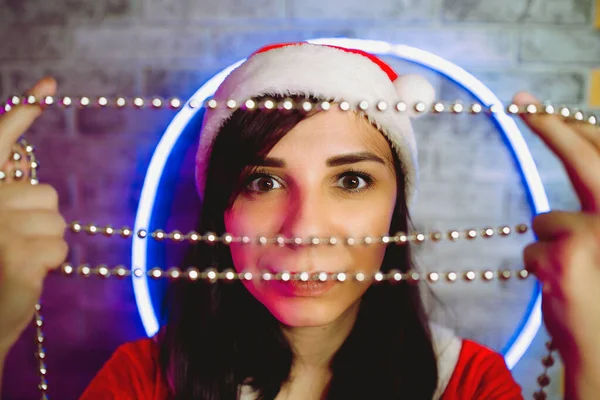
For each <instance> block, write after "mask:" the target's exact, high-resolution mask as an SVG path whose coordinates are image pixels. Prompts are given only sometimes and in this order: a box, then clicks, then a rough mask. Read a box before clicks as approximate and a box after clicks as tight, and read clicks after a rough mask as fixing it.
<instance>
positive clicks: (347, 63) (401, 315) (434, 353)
mask: <svg viewBox="0 0 600 400" xmlns="http://www.w3.org/2000/svg"><path fill="white" fill-rule="evenodd" d="M51 86H53V85H52V83H51V82H50V83H49V82H42V83H40V84H39V85H37V86H36V87H35V88H34V90H33V93H34V94H36V95H45V94H48V93H53V90H54V88H53V87H51ZM265 95H268V96H269V98H273V97H276V98H284V97H286V98H287V97H290V96H291V97H293V98H294V99H296V100H300V99H303V100H304V99H307V100H309V102H314V100H315V99H318V100H330V101H332V102H339V101H341V100H348V101H350V102H351V103H352V102H355V101H358V100H363V99H365V100H368V101H369V103H371V104H375V103H376V102H377V101H379V100H385V101H387V102H388V103H389V104H395V102H396V101H398V100H404V101H406V102H407V103H409V104H410V103H413V102H415V101H424V102H429V101H431V100H432V98H433V92H432V90H431V88H430V86H429V85H428V84H426V83H425V82H424V81H423V80H422V79H419V78H417V77H414V76H404V77H398V76H397V75H396V74H395V72H394V71H393V70H392V69H391V68H390V67H389V66H387V65H386V64H384V63H383V62H381V61H380V60H378V59H377V58H375V57H374V56H371V55H369V54H365V53H361V52H358V51H354V50H347V49H341V48H333V47H329V46H317V45H310V44H306V43H301V44H283V45H275V46H269V47H267V48H264V49H261V50H260V51H259V52H258V53H256V54H254V55H253V56H252V57H250V58H249V60H248V61H247V62H246V63H244V64H243V65H242V66H241V67H239V68H238V69H237V70H236V71H234V72H233V73H232V74H231V75H230V76H229V77H228V78H227V79H226V80H225V82H224V83H223V84H222V85H221V87H220V88H219V90H218V91H217V93H216V96H215V97H216V98H217V99H221V100H223V99H229V98H233V99H236V100H238V101H240V100H245V99H248V98H256V99H257V101H259V102H260V101H262V100H263V99H264V96H265ZM517 100H518V101H520V102H521V103H523V102H526V101H528V100H530V99H529V98H526V97H525V96H524V95H523V96H522V98H520V99H517ZM35 113H36V112H35V111H32V110H31V108H30V107H28V108H19V109H18V110H15V111H14V112H11V113H9V114H8V115H7V116H5V117H3V120H2V121H0V123H3V124H2V125H0V128H2V127H4V130H6V132H9V133H7V134H5V135H3V137H6V138H7V140H8V139H11V140H12V139H14V138H16V137H17V136H18V135H19V134H20V132H22V131H23V130H24V129H25V128H26V127H27V125H28V124H29V123H30V122H31V120H32V119H33V118H34V117H35ZM548 120H550V118H548ZM529 122H530V123H531V124H532V126H533V127H534V128H539V130H540V134H541V136H542V137H543V138H545V139H547V140H548V142H549V143H550V144H551V145H552V144H553V143H552V138H554V137H555V136H556V133H555V132H556V130H557V129H560V130H565V129H572V128H569V127H568V126H567V125H565V124H564V123H563V122H561V121H557V120H554V119H553V120H552V121H551V122H552V125H548V122H542V121H541V120H537V119H534V118H531V119H530V121H529ZM557 127H560V128H557ZM586 129H587V128H586ZM1 131H2V129H0V132H1ZM572 131H573V132H571V131H569V134H575V135H578V134H580V133H579V129H572ZM582 135H585V134H582ZM584 140H591V139H590V136H589V135H588V136H585V137H584ZM586 145H587V146H588V147H590V146H589V145H588V144H586ZM554 147H555V149H556V152H557V154H558V155H559V156H561V155H563V156H564V155H565V154H567V150H565V149H562V148H560V146H554ZM590 154H592V153H591V150H590ZM0 155H2V154H0ZM415 155H416V149H415V146H414V137H413V134H412V130H411V127H410V121H409V119H408V117H407V114H406V113H397V112H382V111H378V110H369V111H365V112H361V113H349V112H343V111H340V110H339V109H338V108H337V107H333V108H332V110H330V111H327V112H318V111H305V110H297V109H295V110H291V111H289V110H272V111H269V110H254V111H247V110H238V111H235V112H233V111H232V110H229V109H228V108H218V109H216V110H210V111H208V112H207V114H206V117H205V123H204V126H203V131H202V134H201V141H200V146H199V152H198V158H197V182H198V189H199V193H200V196H201V198H202V213H201V220H200V222H199V224H198V230H199V231H201V232H204V231H214V232H219V233H224V232H229V233H231V234H233V235H234V236H242V235H245V236H249V237H258V236H265V237H276V236H279V235H281V236H285V237H300V238H303V239H304V241H303V242H301V243H287V244H285V245H282V246H279V245H266V246H265V245H260V244H258V243H253V244H244V245H242V244H236V243H233V244H231V245H230V246H213V247H209V246H206V245H200V244H199V245H197V246H195V247H194V248H193V249H192V251H191V252H190V255H189V259H188V260H186V261H187V262H186V264H193V265H198V266H215V267H216V268H218V269H221V270H223V269H226V268H229V267H234V268H235V269H236V270H238V271H245V272H252V273H254V275H255V276H256V275H258V274H259V273H261V272H263V271H268V272H271V273H274V274H277V273H282V272H291V273H296V272H318V271H323V272H327V273H335V272H341V271H344V272H358V271H361V272H365V273H374V272H375V271H378V270H382V271H386V272H388V271H390V270H392V269H395V268H398V269H400V270H402V271H408V270H409V269H411V268H412V265H411V260H410V251H409V250H410V248H409V246H389V247H385V246H381V245H372V246H346V245H319V246H311V245H309V244H307V241H308V239H309V238H312V237H316V238H325V237H327V238H329V237H332V236H333V237H336V238H346V237H364V236H380V235H384V234H386V233H388V232H397V231H406V230H408V228H409V217H408V207H409V205H410V202H411V200H412V198H413V194H414V190H415V187H416V183H417V164H416V157H415ZM595 157H596V158H595V159H594V160H595V162H598V163H600V160H599V159H600V157H598V155H597V154H595ZM563 158H564V159H565V160H570V158H569V157H563ZM572 161H573V162H575V161H576V160H572ZM580 175H581V173H580V174H579V175H574V176H577V177H579V176H580ZM584 175H585V174H584ZM575 181H577V182H580V180H579V181H578V180H575ZM587 183H588V182H583V183H582V184H584V185H585V187H586V188H588V189H589V187H592V189H593V186H591V185H589V184H587ZM591 183H592V184H593V183H594V182H591ZM11 186H14V187H18V189H14V190H15V193H11ZM595 187H596V189H595V190H596V192H600V185H598V184H597V182H596V186H595ZM42 188H43V187H42ZM17 190H19V193H16V191H17ZM28 190H30V191H31V190H38V191H39V190H40V188H30V189H28ZM41 190H47V188H46V189H41ZM588 191H592V190H591V189H590V190H588ZM3 193H7V194H6V198H8V199H9V200H12V201H13V202H14V201H15V200H14V199H16V198H17V196H21V197H23V198H25V196H26V195H27V193H26V189H25V188H24V187H23V186H22V185H5V186H4V187H2V191H1V192H0V199H1V198H2V197H1V196H2V194H3ZM40 193H42V194H45V193H46V192H40ZM46 195H47V196H51V195H49V194H46ZM597 197H598V199H600V193H597ZM596 203H597V204H600V200H598V201H597V202H596ZM0 204H2V205H3V206H2V207H4V208H0V209H1V210H5V209H6V210H8V209H9V208H10V207H15V205H12V203H10V202H8V205H4V204H5V203H2V202H1V201H0ZM42 207H45V208H46V209H50V210H51V211H46V212H45V214H44V215H48V217H47V219H46V220H44V217H42V216H41V212H40V211H38V209H39V208H42ZM29 208H30V209H28V211H27V212H26V213H23V214H26V215H25V216H22V217H21V218H31V217H32V216H35V217H39V218H38V219H39V223H37V224H36V227H37V228H36V229H35V232H23V231H19V229H22V228H19V224H17V222H20V221H23V219H21V220H20V221H12V223H11V224H7V228H6V229H9V230H8V232H11V233H14V235H12V237H13V239H4V240H5V242H6V243H9V242H10V240H18V241H19V246H7V245H6V246H4V245H3V246H0V248H4V249H6V250H4V253H0V255H2V256H3V257H2V258H1V259H2V260H8V261H7V262H4V263H3V264H2V268H3V271H7V272H8V273H7V274H6V275H7V276H9V277H11V276H17V277H16V278H12V281H11V282H12V283H13V284H14V282H23V283H21V288H22V287H23V286H27V287H31V285H32V284H33V283H37V285H39V284H40V283H41V277H38V275H43V273H42V272H40V271H44V270H46V269H47V268H48V267H50V266H54V265H57V264H59V263H60V262H61V261H62V259H64V242H62V235H61V234H60V232H62V229H64V225H61V221H60V218H59V216H58V214H57V212H56V201H55V199H53V198H51V199H48V200H47V202H44V203H42V202H39V201H38V202H37V203H33V204H31V205H30V206H29ZM568 218H579V219H581V220H582V221H586V222H583V223H581V226H582V227H581V231H585V232H586V233H590V232H588V231H589V230H590V229H591V228H590V226H591V225H592V224H590V223H589V222H590V221H592V220H593V218H598V217H597V215H585V214H581V215H566V216H565V215H564V214H563V215H562V220H566V219H568ZM559 219H560V218H559V217H557V218H554V219H553V218H551V217H546V218H545V219H539V221H542V223H541V227H540V226H538V227H537V229H538V231H539V232H549V235H548V236H547V237H545V238H544V239H545V240H553V239H555V238H556V235H552V234H551V233H552V232H554V231H556V229H557V228H556V226H557V225H559V226H565V224H564V223H563V222H562V220H559ZM537 225H540V224H539V223H538V224H537ZM566 226H568V224H567V225H566ZM4 231H5V232H6V230H4ZM539 232H538V233H539ZM569 232H570V231H569ZM31 236H34V237H36V238H39V237H40V236H42V237H43V239H35V240H32V238H31ZM15 237H16V238H17V239H14V238H15ZM573 242H575V243H584V242H583V241H582V240H579V241H577V240H573ZM2 244H4V242H2ZM536 245H538V247H533V246H532V247H530V248H529V249H528V252H526V258H527V259H528V261H529V263H530V265H532V269H534V270H535V271H537V272H539V274H540V276H546V275H544V274H545V272H544V271H546V270H547V268H545V267H546V266H548V265H553V264H552V263H551V262H549V261H546V260H549V259H550V258H549V256H550V255H552V254H554V253H553V252H552V247H550V246H547V245H544V243H537V244H536ZM32 246H47V247H48V248H47V249H46V248H44V250H46V251H41V252H40V251H38V253H37V254H41V255H43V257H44V259H40V261H39V263H38V264H39V267H38V268H35V269H30V270H29V271H31V272H28V273H24V272H21V270H22V268H21V269H18V267H16V265H24V264H19V261H20V257H22V258H21V259H23V258H24V257H25V255H26V253H25V252H27V251H29V252H30V251H31V249H32ZM573 246H575V245H573ZM573 246H572V247H573ZM579 246H581V247H584V248H583V250H581V253H582V254H583V256H586V255H587V256H591V255H593V251H594V250H593V249H594V246H589V247H585V246H584V245H583V244H580V245H579ZM36 249H37V247H36ZM29 254H30V253H29ZM40 257H42V256H40ZM544 257H545V259H544ZM588 264H589V268H588V270H587V271H586V273H587V274H588V275H589V276H590V277H592V278H595V279H596V280H598V278H597V274H598V272H597V270H598V269H600V267H598V265H597V263H596V264H594V263H593V262H592V261H590V262H589V263H588ZM555 265H560V266H561V267H565V266H568V263H566V262H563V263H556V264H555ZM533 267H535V268H533ZM594 274H596V275H594ZM577 279H580V278H579V277H578V278H577ZM32 281H33V283H32ZM554 283H555V285H556V288H557V289H556V290H554V291H550V292H549V293H559V289H562V288H564V286H561V285H563V284H562V281H557V282H554ZM555 285H553V287H555ZM3 287H4V286H3ZM7 287H8V286H7ZM31 292H32V296H24V295H20V299H21V302H22V304H23V305H22V307H21V309H20V310H17V311H15V310H14V308H15V303H16V301H15V300H14V299H8V298H6V299H4V298H2V301H0V306H1V308H0V317H2V321H3V322H4V321H10V324H7V325H6V326H8V327H9V329H7V330H6V332H4V331H0V332H2V333H5V334H4V336H0V338H1V339H3V340H2V342H0V343H6V345H5V347H4V348H6V349H8V347H10V345H11V344H12V343H13V342H14V340H16V337H18V334H19V333H20V329H21V328H22V327H23V326H24V324H25V322H26V321H27V318H26V317H28V316H30V313H28V312H27V311H28V309H27V307H26V306H29V305H31V304H33V303H34V302H35V300H36V297H35V295H37V294H38V293H39V289H38V287H37V286H34V287H33V288H32V290H31ZM173 292H174V294H175V296H174V298H173V302H172V306H173V307H172V310H171V312H170V314H169V323H168V324H167V325H166V327H165V330H164V331H163V332H162V333H161V335H159V337H156V338H153V339H146V340H141V341H137V342H134V343H129V344H126V345H124V346H122V347H121V348H119V349H118V350H117V352H116V353H115V354H114V356H113V357H112V359H111V360H110V361H109V362H108V363H107V364H106V365H105V366H104V368H103V369H102V370H101V371H100V373H99V374H98V376H97V377H96V378H95V379H94V381H93V382H92V383H91V384H90V386H89V387H88V389H87V390H86V392H85V393H84V395H83V396H82V398H84V399H102V398H125V399H126V398H145V399H146V398H147V399H167V398H176V399H194V398H196V399H236V398H243V399H254V398H264V399H270V398H277V399H297V398H298V399H309V398H328V399H341V398H344V399H345V398H377V399H386V398H390V399H392V398H411V399H431V398H436V399H437V398H442V399H444V400H448V399H474V398H482V399H489V398H498V399H518V398H521V397H522V396H521V392H520V388H519V387H518V385H517V384H516V383H515V382H514V380H513V379H512V377H511V376H510V373H509V371H508V370H507V368H506V366H505V365H504V362H503V360H502V358H501V357H500V356H499V355H498V354H495V353H493V352H492V351H490V350H488V349H486V348H484V347H483V346H481V345H478V344H476V343H473V342H471V341H466V340H460V339H458V338H456V337H454V336H453V335H452V334H450V333H449V332H447V331H445V330H442V329H440V328H437V327H434V326H430V325H429V323H428V321H427V317H426V316H425V314H424V311H423V306H422V302H421V299H420V296H419V292H418V290H417V288H416V286H413V285H406V284H401V285H391V284H382V285H370V284H367V283H364V282H356V281H348V282H343V283H342V282H336V281H333V280H329V281H327V282H310V283H301V282H281V281H277V282H274V281H262V280H252V281H243V282H239V281H237V282H234V283H231V284H221V283H218V284H208V283H205V282H193V283H192V282H180V283H178V284H177V287H176V288H175V290H174V291H173ZM590 293H593V292H590ZM593 295H595V293H594V294H593ZM562 297H564V296H557V297H556V299H562ZM552 298H553V299H555V297H552ZM556 301H557V302H558V300H556ZM561 301H562V300H561ZM560 304H563V305H565V307H567V309H569V308H568V307H569V306H570V304H571V303H569V302H566V303H560ZM17 305H18V304H17ZM576 305H578V306H579V307H580V309H581V308H584V307H589V305H587V304H576ZM553 310H558V308H552V309H550V310H548V312H549V314H548V315H553V312H554V311H553ZM559 311H560V310H559ZM573 315H577V314H575V313H574V314H573ZM555 322H556V321H555ZM569 322H572V323H573V324H575V326H577V330H576V331H573V330H572V329H567V330H566V332H567V333H568V334H570V336H568V335H567V334H565V335H564V337H565V338H567V337H572V338H573V340H567V339H565V341H564V343H566V344H565V345H564V346H563V347H561V351H563V349H569V350H572V349H574V348H582V346H586V347H585V349H588V348H594V351H596V353H597V352H598V349H597V348H595V347H594V344H592V343H591V341H590V340H589V339H588V334H587V333H585V332H589V331H590V329H591V328H594V327H595V326H597V325H593V324H590V323H589V322H588V321H579V320H578V319H576V318H575V319H574V321H569ZM584 324H588V325H584ZM3 325H4V324H3ZM556 325H557V326H559V327H558V328H556V332H557V333H558V332H562V330H561V328H560V327H562V325H560V321H559V322H556ZM592 332H593V331H592ZM560 337H563V336H560ZM5 338H6V339H5ZM586 339H587V340H586ZM571 342H574V346H572V345H571ZM562 344H563V342H562V341H561V340H559V345H562ZM596 347H597V346H596ZM0 349H2V347H0ZM573 363H576V364H574V366H573V368H574V369H573V370H574V371H577V375H576V378H577V379H576V380H571V382H573V383H574V384H573V390H584V389H586V388H588V390H590V389H589V388H593V386H592V385H593V384H594V383H593V382H594V379H593V378H591V372H590V371H593V368H594V367H595V365H596V364H594V362H593V361H589V362H583V361H582V360H581V359H580V358H578V359H577V360H574V361H573ZM581 366H584V367H585V368H584V369H583V370H582V369H575V368H579V367H581ZM590 368H591V369H590ZM590 382H592V383H590ZM581 398H583V397H581Z"/></svg>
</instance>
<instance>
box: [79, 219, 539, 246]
mask: <svg viewBox="0 0 600 400" xmlns="http://www.w3.org/2000/svg"><path fill="white" fill-rule="evenodd" d="M69 230H70V231H71V232H73V233H82V232H83V233H87V234H88V235H90V236H95V235H104V236H107V237H113V236H114V237H119V236H120V237H122V238H125V239H127V238H130V237H132V236H133V235H134V234H135V236H137V237H138V238H140V239H146V238H148V237H150V238H153V239H155V240H157V241H164V240H171V241H173V242H183V241H189V242H192V243H198V242H206V243H209V244H215V243H222V244H224V245H230V244H232V243H241V244H252V243H256V244H260V245H270V244H275V245H278V246H285V245H297V246H302V245H311V246H318V245H337V244H344V245H346V246H354V245H370V244H383V245H388V244H405V243H423V242H425V241H432V242H440V241H442V240H444V239H446V240H449V241H451V242H456V241H457V240H459V239H467V240H473V239H475V238H477V237H483V238H491V237H493V236H495V235H497V236H500V237H507V236H509V235H510V234H511V233H513V232H514V233H516V234H519V235H522V234H525V233H527V232H528V231H529V227H528V226H527V225H526V224H517V225H515V226H514V228H512V227H510V226H508V225H503V226H499V227H497V228H492V227H485V228H479V229H473V228H471V229H466V230H457V229H452V230H448V231H446V232H439V231H435V232H412V233H407V232H397V233H395V234H394V235H383V236H363V237H349V238H343V239H341V238H337V237H335V236H331V237H324V238H319V237H308V238H301V237H285V236H282V235H280V236H276V237H267V236H258V237H256V238H251V237H249V236H234V235H232V234H230V233H225V234H223V235H221V236H219V235H217V234H216V233H214V232H206V233H205V234H200V233H198V232H194V231H192V232H189V233H187V234H183V233H181V232H180V231H177V230H174V231H171V232H165V231H164V230H162V229H157V230H154V231H152V232H150V233H149V232H148V231H147V230H145V229H139V230H138V231H137V232H135V233H134V232H133V230H132V229H130V228H129V227H122V228H113V227H112V226H110V225H108V226H104V227H102V226H98V225H95V224H87V225H83V224H82V223H80V222H79V221H74V222H71V223H70V224H69Z"/></svg>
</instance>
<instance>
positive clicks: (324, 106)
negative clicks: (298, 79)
mask: <svg viewBox="0 0 600 400" xmlns="http://www.w3.org/2000/svg"><path fill="white" fill-rule="evenodd" d="M319 108H320V109H321V110H323V111H329V110H330V109H331V103H330V102H328V101H323V102H321V104H320V105H319Z"/></svg>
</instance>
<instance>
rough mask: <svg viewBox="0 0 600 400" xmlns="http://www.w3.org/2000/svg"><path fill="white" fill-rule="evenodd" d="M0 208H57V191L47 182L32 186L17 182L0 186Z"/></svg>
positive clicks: (16, 209)
mask: <svg viewBox="0 0 600 400" xmlns="http://www.w3.org/2000/svg"><path fill="white" fill-rule="evenodd" d="M0 209H11V210H15V211H18V210H32V209H39V210H58V193H57V192H56V190H55V189H54V188H53V187H52V186H50V185H47V184H40V185H35V186H32V185H30V184H28V183H26V182H17V183H14V184H12V185H4V186H0Z"/></svg>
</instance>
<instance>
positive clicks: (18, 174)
mask: <svg viewBox="0 0 600 400" xmlns="http://www.w3.org/2000/svg"><path fill="white" fill-rule="evenodd" d="M12 175H13V178H14V179H16V180H20V179H23V177H24V176H25V173H24V172H23V170H20V169H15V170H14V171H13V172H12Z"/></svg>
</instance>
